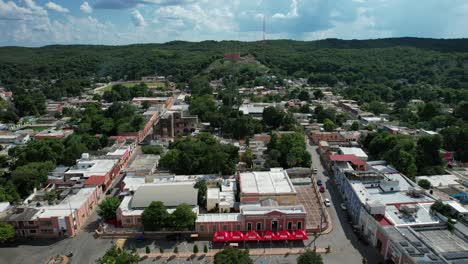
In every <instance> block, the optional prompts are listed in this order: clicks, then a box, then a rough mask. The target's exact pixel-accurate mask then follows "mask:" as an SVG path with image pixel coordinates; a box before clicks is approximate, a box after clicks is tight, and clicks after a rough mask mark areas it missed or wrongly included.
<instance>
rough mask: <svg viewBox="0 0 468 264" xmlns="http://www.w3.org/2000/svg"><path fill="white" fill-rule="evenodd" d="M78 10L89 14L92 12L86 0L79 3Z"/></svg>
mask: <svg viewBox="0 0 468 264" xmlns="http://www.w3.org/2000/svg"><path fill="white" fill-rule="evenodd" d="M80 10H81V12H83V13H86V14H91V13H92V12H93V8H92V7H91V6H90V5H89V4H88V2H86V1H85V2H83V4H81V6H80Z"/></svg>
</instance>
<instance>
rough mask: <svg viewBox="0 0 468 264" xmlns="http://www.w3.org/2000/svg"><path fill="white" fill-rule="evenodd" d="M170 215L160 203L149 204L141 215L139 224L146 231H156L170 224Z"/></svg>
mask: <svg viewBox="0 0 468 264" xmlns="http://www.w3.org/2000/svg"><path fill="white" fill-rule="evenodd" d="M170 220H171V215H170V214H169V213H168V212H167V208H166V207H165V206H164V204H163V203H162V202H160V201H154V202H151V204H150V206H148V207H147V208H146V209H145V210H144V211H143V214H142V215H141V222H142V223H143V227H144V228H145V230H147V231H157V230H161V229H162V228H164V227H166V226H168V225H169V224H170Z"/></svg>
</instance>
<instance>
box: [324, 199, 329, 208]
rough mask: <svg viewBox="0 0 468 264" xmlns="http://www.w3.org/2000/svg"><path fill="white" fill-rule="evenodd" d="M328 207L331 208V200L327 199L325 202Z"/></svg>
mask: <svg viewBox="0 0 468 264" xmlns="http://www.w3.org/2000/svg"><path fill="white" fill-rule="evenodd" d="M323 203H324V204H325V206H326V207H330V199H328V198H325V201H323Z"/></svg>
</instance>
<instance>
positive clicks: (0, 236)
mask: <svg viewBox="0 0 468 264" xmlns="http://www.w3.org/2000/svg"><path fill="white" fill-rule="evenodd" d="M14 236H15V229H14V228H13V226H12V225H10V224H7V223H4V222H0V242H5V241H7V240H8V239H10V238H13V237H14Z"/></svg>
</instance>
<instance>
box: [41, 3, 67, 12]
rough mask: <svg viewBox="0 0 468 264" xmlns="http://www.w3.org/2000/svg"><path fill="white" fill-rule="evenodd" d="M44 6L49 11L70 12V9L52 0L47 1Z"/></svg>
mask: <svg viewBox="0 0 468 264" xmlns="http://www.w3.org/2000/svg"><path fill="white" fill-rule="evenodd" d="M45 7H46V8H47V9H49V10H50V11H55V12H58V13H68V12H70V10H68V8H65V7H63V6H61V5H59V4H56V3H54V2H50V1H49V2H48V3H47V4H46V5H45Z"/></svg>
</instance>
